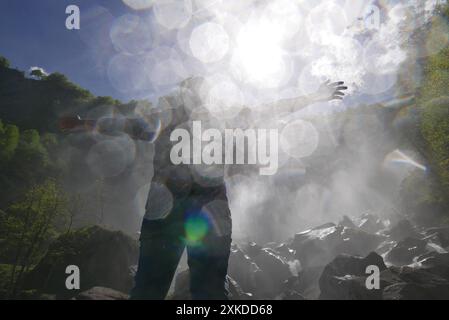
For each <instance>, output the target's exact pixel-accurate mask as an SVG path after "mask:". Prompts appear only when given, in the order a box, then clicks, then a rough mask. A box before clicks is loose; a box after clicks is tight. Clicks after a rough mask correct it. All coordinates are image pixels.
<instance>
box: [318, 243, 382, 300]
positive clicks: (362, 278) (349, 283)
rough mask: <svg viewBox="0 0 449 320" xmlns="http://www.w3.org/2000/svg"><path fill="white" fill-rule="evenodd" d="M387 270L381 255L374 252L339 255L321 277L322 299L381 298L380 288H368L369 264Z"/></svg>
mask: <svg viewBox="0 0 449 320" xmlns="http://www.w3.org/2000/svg"><path fill="white" fill-rule="evenodd" d="M372 265H374V266H377V267H378V268H379V270H380V271H383V270H386V266H385V264H384V261H383V259H382V257H381V256H379V255H378V254H377V253H375V252H372V253H370V254H369V255H368V256H367V257H365V258H362V257H356V256H349V255H339V256H338V257H336V258H335V259H334V260H333V261H332V262H331V263H329V264H328V265H327V266H326V267H325V268H324V271H323V273H322V275H321V277H320V280H319V285H320V291H321V294H320V299H322V300H327V299H333V300H354V299H357V300H359V299H361V300H373V299H381V297H382V291H381V290H380V289H373V290H368V289H367V287H366V277H367V274H366V270H367V267H368V266H372Z"/></svg>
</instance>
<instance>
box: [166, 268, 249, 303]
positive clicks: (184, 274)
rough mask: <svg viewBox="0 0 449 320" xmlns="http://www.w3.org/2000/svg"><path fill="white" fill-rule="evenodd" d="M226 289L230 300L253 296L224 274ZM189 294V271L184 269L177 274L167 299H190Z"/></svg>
mask: <svg viewBox="0 0 449 320" xmlns="http://www.w3.org/2000/svg"><path fill="white" fill-rule="evenodd" d="M226 289H227V291H228V298H229V299H230V300H252V299H253V296H252V294H250V293H246V292H244V291H243V290H242V288H241V287H240V285H239V284H238V283H237V281H235V280H234V279H232V278H231V277H230V276H226ZM191 299H192V296H191V294H190V271H189V269H186V270H184V271H181V272H179V273H178V274H177V276H176V278H175V287H174V291H173V293H172V294H171V295H170V296H169V297H168V300H191Z"/></svg>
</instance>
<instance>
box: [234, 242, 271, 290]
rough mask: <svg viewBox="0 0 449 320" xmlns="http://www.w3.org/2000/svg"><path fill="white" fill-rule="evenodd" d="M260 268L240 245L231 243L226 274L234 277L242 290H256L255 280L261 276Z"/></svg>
mask: <svg viewBox="0 0 449 320" xmlns="http://www.w3.org/2000/svg"><path fill="white" fill-rule="evenodd" d="M261 273H262V270H260V268H259V267H258V266H257V264H256V263H255V262H254V261H252V260H251V258H250V257H249V256H248V255H246V254H245V253H244V252H243V251H242V250H241V249H240V247H238V246H237V245H235V244H233V245H232V248H231V254H230V256H229V262H228V275H229V276H230V277H231V278H232V279H234V280H235V281H236V282H237V283H238V284H239V286H240V287H241V288H242V290H243V291H244V292H251V293H254V292H255V291H256V287H257V285H258V284H257V283H256V280H257V279H260V278H263V275H261Z"/></svg>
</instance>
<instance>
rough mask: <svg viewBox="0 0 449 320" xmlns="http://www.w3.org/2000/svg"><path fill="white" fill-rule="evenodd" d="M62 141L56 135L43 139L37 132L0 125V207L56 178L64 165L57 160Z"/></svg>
mask: <svg viewBox="0 0 449 320" xmlns="http://www.w3.org/2000/svg"><path fill="white" fill-rule="evenodd" d="M58 148H59V142H58V139H57V137H56V136H55V135H54V134H44V135H42V137H41V136H40V134H39V133H38V132H37V131H36V130H24V131H22V132H20V130H19V129H18V128H17V126H15V125H11V124H7V125H4V124H3V122H0V164H1V166H0V189H1V190H4V191H5V192H2V193H0V208H1V209H3V210H4V209H5V208H6V207H7V206H8V205H9V204H10V203H11V202H12V201H15V200H17V199H18V198H20V196H21V195H22V193H23V192H24V191H25V190H27V189H29V188H30V187H31V186H32V185H34V184H39V183H41V182H42V181H43V180H44V179H46V178H48V177H54V176H56V175H57V173H58V171H59V168H60V167H61V164H60V163H59V159H58V157H57V151H58Z"/></svg>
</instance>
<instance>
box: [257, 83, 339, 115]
mask: <svg viewBox="0 0 449 320" xmlns="http://www.w3.org/2000/svg"><path fill="white" fill-rule="evenodd" d="M346 89H348V87H347V86H345V83H344V82H343V81H337V82H332V83H331V82H330V80H328V81H326V82H325V83H323V84H322V85H320V87H319V88H318V90H317V91H316V92H315V93H313V94H311V95H308V96H302V97H296V98H291V99H282V100H279V101H275V102H272V103H268V104H264V105H262V106H260V107H259V108H257V111H258V112H280V113H284V112H288V113H290V112H296V111H299V110H301V109H303V108H305V107H307V106H309V105H311V104H313V103H317V102H324V101H331V100H343V98H344V96H345V93H344V90H346Z"/></svg>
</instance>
